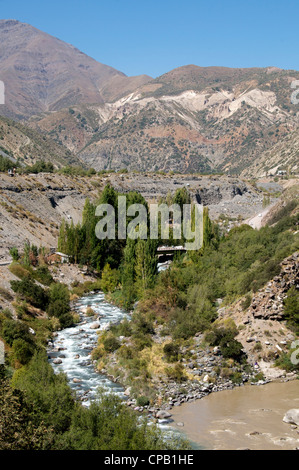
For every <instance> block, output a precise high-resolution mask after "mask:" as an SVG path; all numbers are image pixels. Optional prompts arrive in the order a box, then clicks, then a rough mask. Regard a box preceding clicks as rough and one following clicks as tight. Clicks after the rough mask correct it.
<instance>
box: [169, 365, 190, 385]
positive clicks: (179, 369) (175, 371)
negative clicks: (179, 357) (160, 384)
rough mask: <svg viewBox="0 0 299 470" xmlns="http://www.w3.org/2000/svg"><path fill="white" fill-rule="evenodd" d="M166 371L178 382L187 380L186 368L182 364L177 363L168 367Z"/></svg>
mask: <svg viewBox="0 0 299 470" xmlns="http://www.w3.org/2000/svg"><path fill="white" fill-rule="evenodd" d="M165 372H166V374H167V376H168V377H169V378H170V379H172V380H175V381H176V382H185V381H186V380H187V377H186V375H185V369H184V367H183V366H182V364H176V365H175V366H174V367H167V368H166V369H165Z"/></svg>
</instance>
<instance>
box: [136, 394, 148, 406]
mask: <svg viewBox="0 0 299 470" xmlns="http://www.w3.org/2000/svg"><path fill="white" fill-rule="evenodd" d="M136 404H137V405H138V406H148V405H149V404H150V400H149V398H148V397H145V396H144V395H141V396H140V397H138V398H137V402H136Z"/></svg>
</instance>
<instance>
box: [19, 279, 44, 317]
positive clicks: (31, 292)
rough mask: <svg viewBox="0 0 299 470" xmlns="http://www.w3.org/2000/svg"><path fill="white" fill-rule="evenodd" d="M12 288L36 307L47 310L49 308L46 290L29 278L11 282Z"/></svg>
mask: <svg viewBox="0 0 299 470" xmlns="http://www.w3.org/2000/svg"><path fill="white" fill-rule="evenodd" d="M10 284H11V288H12V290H13V291H14V292H16V293H17V294H20V296H21V297H22V298H23V299H24V300H26V301H27V302H29V303H30V304H31V305H33V306H34V307H37V308H40V309H43V310H45V309H46V308H47V305H48V302H49V298H48V293H47V292H45V290H44V289H43V288H42V287H40V286H38V285H37V284H35V282H33V281H31V280H30V279H29V278H25V279H22V280H21V281H10Z"/></svg>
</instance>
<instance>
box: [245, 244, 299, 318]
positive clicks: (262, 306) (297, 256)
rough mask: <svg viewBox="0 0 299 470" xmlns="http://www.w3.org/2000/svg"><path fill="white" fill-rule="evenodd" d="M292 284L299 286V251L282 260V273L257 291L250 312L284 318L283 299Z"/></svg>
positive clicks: (268, 316) (256, 314) (256, 316)
mask: <svg viewBox="0 0 299 470" xmlns="http://www.w3.org/2000/svg"><path fill="white" fill-rule="evenodd" d="M292 286H297V287H298V288H299V253H298V252H296V253H294V254H293V255H291V256H289V257H288V258H286V259H284V260H283V261H282V262H281V272H280V274H279V275H278V276H275V277H274V278H273V280H272V281H270V282H268V284H267V285H266V287H264V288H263V289H260V290H259V291H258V292H257V294H256V295H255V296H254V297H253V299H252V301H251V305H250V307H249V309H248V314H249V315H250V314H252V315H253V317H254V318H261V319H265V320H283V319H284V306H283V301H284V299H285V298H286V296H287V291H288V290H289V289H290V288H291V287H292Z"/></svg>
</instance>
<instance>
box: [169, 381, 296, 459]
mask: <svg viewBox="0 0 299 470" xmlns="http://www.w3.org/2000/svg"><path fill="white" fill-rule="evenodd" d="M291 408H299V380H293V381H289V382H285V383H280V382H272V383H269V384H266V385H261V386H258V385H246V386H244V387H239V388H235V389H233V390H226V391H222V392H216V393H212V394H210V395H208V396H207V397H205V398H202V399H201V400H197V401H195V402H192V403H185V404H183V405H181V406H179V407H177V408H173V409H172V415H173V416H172V418H173V419H174V424H173V426H174V427H176V428H177V429H178V427H177V426H176V423H178V422H183V423H184V427H183V428H180V429H182V431H183V432H184V434H185V435H186V436H187V438H188V439H190V440H191V441H192V442H194V443H196V444H197V445H198V446H199V448H204V449H218V450H236V449H253V450H275V449H276V450H283V449H285V450H290V449H295V448H296V447H299V433H298V432H299V426H298V427H297V429H292V427H291V425H290V424H287V423H284V422H283V417H284V415H285V413H286V411H288V410H289V409H291Z"/></svg>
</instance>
